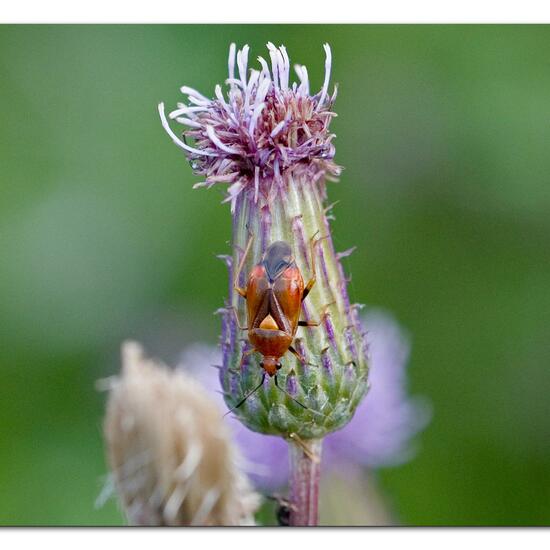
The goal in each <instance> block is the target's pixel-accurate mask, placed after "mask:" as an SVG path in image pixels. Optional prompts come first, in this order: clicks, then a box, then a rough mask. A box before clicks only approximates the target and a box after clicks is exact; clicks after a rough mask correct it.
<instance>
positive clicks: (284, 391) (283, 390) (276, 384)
mask: <svg viewBox="0 0 550 550" xmlns="http://www.w3.org/2000/svg"><path fill="white" fill-rule="evenodd" d="M273 378H275V386H276V387H277V388H278V389H280V390H281V391H282V392H283V393H286V395H288V397H290V399H292V401H294V402H295V403H298V405H300V407H303V408H304V409H307V408H308V407H306V406H305V405H303V404H302V403H300V402H299V401H298V400H297V399H294V397H292V395H290V394H289V393H288V392H287V391H286V390H285V389H284V388H281V386H279V383H278V382H277V375H275V376H274V377H273Z"/></svg>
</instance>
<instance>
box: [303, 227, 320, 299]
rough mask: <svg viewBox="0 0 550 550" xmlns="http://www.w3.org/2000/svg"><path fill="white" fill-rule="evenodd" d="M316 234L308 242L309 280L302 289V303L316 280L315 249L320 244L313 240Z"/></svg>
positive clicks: (318, 240)
mask: <svg viewBox="0 0 550 550" xmlns="http://www.w3.org/2000/svg"><path fill="white" fill-rule="evenodd" d="M317 233H319V231H317V232H316V233H315V234H314V235H313V237H311V239H310V240H309V253H310V257H311V279H310V280H309V281H308V282H307V285H306V287H305V288H304V293H303V294H302V302H303V301H304V300H305V299H306V296H307V295H308V294H309V292H310V290H311V289H312V288H313V285H314V284H315V281H316V280H317V269H316V267H315V247H316V246H317V244H319V243H320V242H321V239H315V237H316V236H317Z"/></svg>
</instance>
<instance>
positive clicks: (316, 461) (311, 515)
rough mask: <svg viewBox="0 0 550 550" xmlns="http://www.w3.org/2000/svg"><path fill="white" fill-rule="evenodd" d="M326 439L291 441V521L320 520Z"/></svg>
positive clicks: (298, 523) (304, 523)
mask: <svg viewBox="0 0 550 550" xmlns="http://www.w3.org/2000/svg"><path fill="white" fill-rule="evenodd" d="M322 442H323V441H322V439H309V440H307V441H303V442H302V441H301V440H298V441H296V440H294V441H290V440H289V442H288V445H289V455H290V479H289V486H290V487H289V488H290V492H289V500H290V525H293V526H312V525H318V523H319V481H320V478H321V446H322Z"/></svg>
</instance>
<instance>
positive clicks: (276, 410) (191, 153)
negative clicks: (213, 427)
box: [159, 43, 368, 439]
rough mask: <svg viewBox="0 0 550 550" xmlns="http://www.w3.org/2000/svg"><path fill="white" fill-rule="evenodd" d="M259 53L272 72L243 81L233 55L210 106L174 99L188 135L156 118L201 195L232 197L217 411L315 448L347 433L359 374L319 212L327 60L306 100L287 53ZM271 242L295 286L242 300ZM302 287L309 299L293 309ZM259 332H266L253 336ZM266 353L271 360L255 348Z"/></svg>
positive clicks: (358, 345)
mask: <svg viewBox="0 0 550 550" xmlns="http://www.w3.org/2000/svg"><path fill="white" fill-rule="evenodd" d="M268 49H269V55H270V58H271V69H270V67H269V65H268V63H267V62H266V61H265V60H264V59H262V58H259V65H260V67H259V70H256V69H251V70H249V69H248V47H247V46H245V47H244V48H243V49H242V50H241V51H239V52H238V53H236V52H235V46H233V45H232V46H231V47H230V54H229V78H228V80H227V84H228V87H229V89H228V92H227V96H224V95H223V93H222V90H221V87H220V86H217V87H216V90H215V97H214V98H213V99H208V98H207V97H205V96H203V95H202V94H200V93H199V92H197V91H195V90H193V89H191V88H189V87H187V86H184V87H183V88H182V92H183V93H184V94H186V95H187V98H188V103H187V104H180V105H178V108H177V109H176V110H175V111H173V112H171V113H170V115H169V117H170V118H172V119H175V120H176V122H179V123H181V124H183V125H185V127H186V129H185V130H184V131H183V138H182V139H180V138H179V137H178V136H177V135H176V134H175V133H174V132H173V130H172V128H171V127H170V125H169V123H168V119H167V117H166V116H165V114H164V105H163V104H161V105H159V113H160V116H161V120H162V124H163V126H164V128H165V130H166V131H167V132H168V134H169V135H170V136H171V138H172V139H173V141H174V142H175V143H176V144H177V145H178V146H179V147H180V148H182V149H183V150H184V151H185V154H186V155H187V157H188V159H189V160H190V161H191V165H192V167H193V169H194V170H195V172H196V173H197V174H200V175H203V176H205V180H204V181H203V182H201V183H199V184H198V186H206V187H211V186H213V185H215V184H217V183H224V184H226V185H228V186H229V187H228V196H227V199H226V200H227V201H229V202H231V212H232V218H233V227H232V239H231V248H232V251H231V252H232V253H231V255H230V256H225V257H224V259H225V261H226V263H227V266H228V268H229V299H228V300H227V303H226V307H225V308H224V309H223V310H221V313H222V315H223V326H222V335H221V346H222V350H223V364H222V366H221V369H220V381H221V384H222V387H223V390H224V397H225V400H226V403H227V404H228V405H229V406H230V407H233V408H234V411H233V413H234V414H235V415H236V416H238V418H239V419H240V420H241V421H242V422H243V423H244V424H246V425H247V426H248V427H249V428H251V429H252V430H254V431H258V432H261V433H264V434H273V435H279V436H282V437H285V438H289V437H292V438H293V437H295V436H298V437H299V438H302V439H315V438H320V437H323V436H324V435H326V434H327V433H329V432H332V431H335V430H337V429H339V428H341V427H342V426H344V425H345V424H346V423H347V422H349V421H350V419H351V418H352V416H353V414H354V411H355V409H356V407H357V406H358V404H359V403H360V401H361V399H362V398H363V396H364V395H365V392H366V390H367V373H368V366H367V359H366V343H365V334H364V331H363V329H362V327H361V322H360V320H359V317H358V315H357V308H356V307H355V306H354V305H352V304H350V301H349V298H348V294H347V282H348V281H347V279H346V277H345V274H344V271H343V268H342V265H341V263H340V259H341V258H342V256H343V255H345V254H346V253H340V254H337V253H336V251H335V249H334V246H333V244H332V236H331V228H330V225H329V221H328V218H327V210H329V209H330V208H329V207H327V206H326V205H325V200H326V190H325V181H326V180H327V179H331V178H333V177H335V176H337V175H338V174H339V173H340V168H339V167H338V166H337V165H336V164H335V163H334V160H333V157H334V154H335V150H334V146H333V144H332V140H333V138H334V135H333V134H331V133H330V132H329V124H330V121H331V120H332V118H333V117H334V112H333V111H332V104H333V102H334V99H335V97H336V93H335V92H334V93H333V94H332V95H329V80H330V70H331V64H332V58H331V51H330V48H329V47H328V45H325V53H326V61H325V78H324V82H323V86H322V88H321V90H320V91H319V92H318V93H316V94H314V95H311V94H310V90H309V79H308V73H307V69H306V68H305V67H303V66H297V67H295V69H296V73H297V75H298V79H299V82H296V83H293V84H290V83H289V80H290V61H289V58H288V55H287V52H286V50H285V48H284V47H283V46H281V47H280V48H278V49H277V48H275V47H274V46H273V45H272V44H271V43H270V44H268ZM278 241H284V242H285V243H286V245H285V250H290V252H291V260H289V262H288V267H289V268H290V269H292V270H293V271H292V273H293V274H294V275H293V277H294V278H293V281H294V282H293V283H292V282H289V283H288V285H287V284H286V283H285V284H283V285H279V286H280V288H279V290H274V286H273V284H274V281H268V282H267V283H266V280H262V281H260V283H259V286H257V285H256V286H254V284H252V286H251V287H250V294H249V290H248V288H249V281H250V280H251V279H250V274H251V273H252V270H253V269H254V268H255V266H258V264H260V263H261V262H263V264H262V265H263V266H264V267H265V265H266V263H265V261H266V258H265V256H264V254H265V253H266V250H270V247H271V245H273V244H274V243H276V242H278ZM258 269H259V271H258V270H256V271H255V273H260V279H261V277H262V276H261V272H262V267H261V266H260V267H259V268H258ZM298 273H299V276H298ZM300 278H301V279H303V281H304V285H307V286H306V288H307V289H308V291H310V292H308V293H307V298H306V294H305V293H304V294H302V295H301V297H299V298H298V299H295V298H292V299H291V298H290V297H289V296H290V292H291V288H297V287H292V285H293V284H296V285H298V287H299V283H297V282H296V281H298V280H299V279H300ZM253 282H254V281H253ZM308 282H309V284H308ZM264 283H266V285H267V286H265V285H264ZM262 285H264V286H262ZM285 285H286V286H285ZM235 287H237V289H238V291H239V292H238V293H237V292H236V291H235ZM252 287H254V288H260V287H261V288H262V289H263V290H261V291H260V290H258V291H256V290H254V288H252ZM293 292H294V291H293ZM292 300H295V301H294V302H292ZM276 302H277V303H278V305H277V303H276ZM291 302H292V303H293V304H295V305H294V306H291V309H292V308H295V309H294V310H293V311H292V312H291V313H289V308H288V307H287V308H286V309H285V307H286V306H288V305H289V304H291ZM281 303H283V304H285V305H286V306H285V305H284V306H281ZM279 306H280V307H279ZM281 312H282V313H281ZM239 319H240V321H239ZM299 320H301V321H302V322H303V323H305V325H306V326H299V325H298V321H299ZM241 325H245V330H242V329H241ZM256 329H261V331H267V332H262V333H261V334H260V333H259V332H256V333H254V334H253V333H252V332H251V331H253V330H256ZM261 331H260V332H261ZM269 331H271V332H269ZM268 341H269V342H271V343H272V345H271V351H270V350H269V349H267V348H268V346H267V345H265V346H264V347H263V348H262V346H261V345H260V344H262V342H263V344H267V342H268ZM262 349H263V351H262ZM262 373H264V374H262ZM265 373H267V374H269V376H265ZM262 376H263V378H262ZM262 380H263V383H262Z"/></svg>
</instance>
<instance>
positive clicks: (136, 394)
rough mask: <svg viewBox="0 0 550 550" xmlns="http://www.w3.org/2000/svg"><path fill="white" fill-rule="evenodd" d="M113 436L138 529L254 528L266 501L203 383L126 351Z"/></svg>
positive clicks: (113, 397) (118, 480) (123, 492)
mask: <svg viewBox="0 0 550 550" xmlns="http://www.w3.org/2000/svg"><path fill="white" fill-rule="evenodd" d="M122 360H123V368H122V376H121V377H120V378H119V379H117V380H116V381H115V382H114V383H113V384H112V390H111V393H110V396H109V401H108V404H107V415H106V419H105V439H106V443H107V454H108V459H109V464H110V467H111V470H112V472H113V477H114V482H115V486H116V489H117V491H118V494H119V496H120V500H121V502H122V504H123V507H124V510H125V512H126V514H127V517H128V520H129V522H130V523H131V524H134V525H246V524H253V513H254V511H255V509H256V508H257V506H258V496H257V495H256V494H255V493H254V492H253V491H252V489H251V487H250V484H249V481H248V479H247V478H246V477H245V476H244V474H243V473H242V472H241V471H240V470H239V466H238V464H239V461H240V457H239V455H238V452H237V451H236V450H235V448H234V446H233V443H232V442H231V440H230V437H229V433H228V431H227V427H226V425H224V423H223V422H222V417H221V413H220V411H219V409H218V408H217V406H216V405H215V404H214V403H213V401H212V400H211V399H210V397H209V396H208V395H207V393H206V392H205V390H204V389H203V388H202V387H201V386H200V384H199V383H198V382H196V381H194V380H193V379H192V378H190V377H189V376H188V375H186V374H184V373H183V372H181V371H177V372H174V371H171V370H170V369H168V368H167V367H165V366H163V365H160V364H158V363H156V362H154V361H152V360H149V359H146V358H145V357H144V356H143V350H142V348H141V346H140V345H139V344H136V343H134V342H126V343H125V344H124V345H123V348H122Z"/></svg>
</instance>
